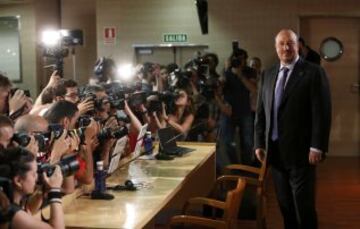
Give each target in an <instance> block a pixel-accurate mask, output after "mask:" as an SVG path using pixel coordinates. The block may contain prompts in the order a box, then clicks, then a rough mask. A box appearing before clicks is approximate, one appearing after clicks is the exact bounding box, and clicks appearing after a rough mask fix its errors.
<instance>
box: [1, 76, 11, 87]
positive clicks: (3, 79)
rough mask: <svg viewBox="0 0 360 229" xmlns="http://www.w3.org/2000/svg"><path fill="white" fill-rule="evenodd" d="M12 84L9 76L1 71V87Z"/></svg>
mask: <svg viewBox="0 0 360 229" xmlns="http://www.w3.org/2000/svg"><path fill="white" fill-rule="evenodd" d="M11 86H12V84H11V82H10V80H9V78H7V77H6V76H4V75H2V74H1V73H0V87H11Z"/></svg>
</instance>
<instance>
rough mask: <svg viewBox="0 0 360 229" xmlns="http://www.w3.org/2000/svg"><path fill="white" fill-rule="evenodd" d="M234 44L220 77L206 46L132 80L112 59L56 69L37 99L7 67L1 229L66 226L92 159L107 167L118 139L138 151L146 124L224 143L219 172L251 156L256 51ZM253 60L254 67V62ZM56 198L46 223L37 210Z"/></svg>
mask: <svg viewBox="0 0 360 229" xmlns="http://www.w3.org/2000/svg"><path fill="white" fill-rule="evenodd" d="M246 59H247V53H246V51H245V50H242V49H234V51H233V54H232V55H231V57H230V58H229V59H228V60H227V61H226V63H225V70H224V72H223V73H222V74H221V75H220V74H218V73H217V71H216V68H217V65H218V64H219V60H218V57H217V55H216V54H213V53H209V54H205V55H203V56H200V57H198V58H195V59H193V60H191V61H190V62H188V63H187V64H186V65H185V66H184V67H183V69H182V70H181V69H179V67H178V66H177V65H176V64H170V65H168V66H161V65H158V64H153V63H145V64H143V65H141V66H139V67H138V68H137V70H136V72H135V74H134V75H133V78H132V79H131V80H130V81H127V82H126V81H120V82H119V81H117V80H116V76H115V75H116V74H115V72H116V69H115V65H114V63H113V61H112V60H110V59H101V61H100V62H98V63H97V65H96V67H95V74H96V75H97V76H96V77H93V78H91V79H90V80H89V84H88V85H85V86H79V85H78V84H77V82H75V81H73V80H71V79H65V78H62V77H60V76H59V75H58V74H57V71H54V72H53V74H52V75H51V77H50V80H49V82H48V84H47V86H46V87H45V88H44V89H43V90H42V92H41V93H40V95H39V96H38V97H37V98H36V100H35V101H33V100H32V99H31V97H30V94H29V93H28V91H26V90H25V91H24V90H20V89H17V88H13V87H12V84H11V82H10V81H9V79H8V78H7V77H5V76H3V75H0V216H1V217H0V228H3V227H4V228H8V226H9V224H10V225H11V227H12V228H25V227H26V228H48V227H50V228H64V219H63V209H62V202H61V197H62V196H63V195H64V194H69V193H72V192H74V190H75V188H76V187H77V186H79V185H81V184H91V183H92V182H93V177H94V170H95V169H94V167H95V166H94V165H95V164H96V162H97V161H103V163H104V167H105V168H107V167H108V165H109V161H110V158H111V154H112V151H113V148H114V145H116V142H117V141H118V140H119V139H121V138H127V139H128V141H127V142H128V144H127V146H126V148H125V152H124V153H123V154H122V157H126V156H128V155H129V154H130V153H131V152H133V151H134V148H135V145H136V142H137V136H138V133H139V131H140V129H141V127H142V125H143V124H145V123H147V124H148V130H150V131H151V133H153V134H154V136H153V137H155V138H156V132H157V130H158V129H161V128H165V127H172V128H173V129H174V130H175V131H176V133H177V139H178V140H188V141H206V142H217V165H218V167H219V170H221V168H222V166H224V165H226V164H227V163H238V162H240V158H239V156H238V154H237V153H236V147H235V145H234V142H236V141H235V136H236V133H235V131H236V130H237V128H236V127H239V128H238V130H239V136H240V143H241V144H240V146H241V147H240V148H241V152H242V155H241V160H242V162H244V163H246V164H252V159H251V150H252V140H251V139H252V133H253V126H252V125H253V118H254V116H253V112H254V103H256V99H254V98H256V97H255V96H254V95H255V94H256V79H257V74H260V70H259V69H260V68H261V63H260V60H259V59H256V58H255V59H252V60H251V61H250V65H251V66H252V67H253V68H250V67H247V62H246ZM254 68H256V69H257V70H254ZM45 205H49V206H50V219H49V220H48V221H47V222H45V221H42V220H39V219H37V218H36V217H34V216H33V215H35V214H36V213H38V212H39V210H40V209H41V208H42V207H43V206H45Z"/></svg>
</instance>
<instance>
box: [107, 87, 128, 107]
mask: <svg viewBox="0 0 360 229" xmlns="http://www.w3.org/2000/svg"><path fill="white" fill-rule="evenodd" d="M108 96H109V102H110V106H111V108H113V109H116V110H124V108H125V92H124V91H121V90H119V91H117V92H115V93H108Z"/></svg>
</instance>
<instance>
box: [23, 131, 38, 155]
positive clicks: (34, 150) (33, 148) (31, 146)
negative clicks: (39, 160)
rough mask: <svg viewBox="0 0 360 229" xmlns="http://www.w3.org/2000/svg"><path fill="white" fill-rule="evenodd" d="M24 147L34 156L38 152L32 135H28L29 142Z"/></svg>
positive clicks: (36, 143)
mask: <svg viewBox="0 0 360 229" xmlns="http://www.w3.org/2000/svg"><path fill="white" fill-rule="evenodd" d="M25 148H26V149H27V150H29V151H30V152H31V153H32V154H33V155H34V156H35V157H36V155H37V153H38V152H39V145H38V142H37V141H36V140H35V137H34V136H33V135H30V142H29V144H28V145H27V146H26V147H25Z"/></svg>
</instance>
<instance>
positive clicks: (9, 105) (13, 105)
mask: <svg viewBox="0 0 360 229" xmlns="http://www.w3.org/2000/svg"><path fill="white" fill-rule="evenodd" d="M11 86H12V84H11V82H10V80H9V78H8V77H6V76H3V75H1V74H0V114H6V115H8V116H10V117H11V119H13V120H16V119H17V118H18V117H20V116H21V115H24V114H26V113H28V112H29V111H30V110H31V109H32V100H31V98H29V97H27V95H25V92H24V91H23V90H18V89H15V90H13V91H12V93H11Z"/></svg>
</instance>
